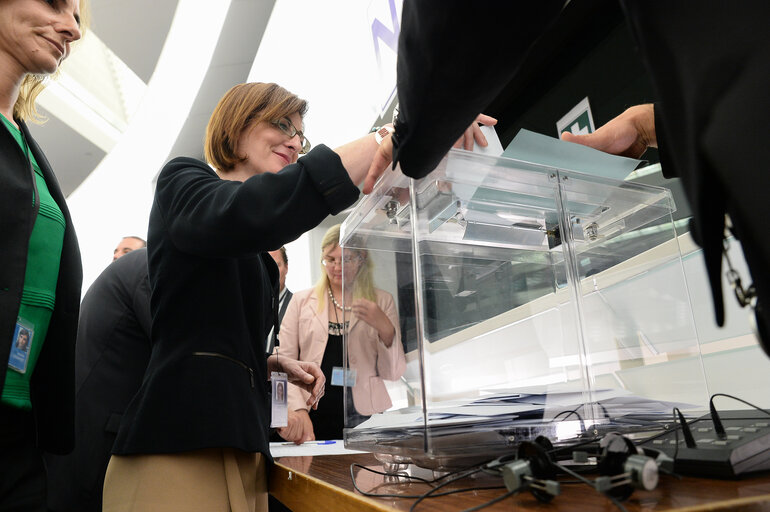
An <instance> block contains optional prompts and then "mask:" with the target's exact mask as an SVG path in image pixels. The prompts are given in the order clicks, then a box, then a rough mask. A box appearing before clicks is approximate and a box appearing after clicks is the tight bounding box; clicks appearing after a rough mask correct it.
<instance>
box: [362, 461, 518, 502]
mask: <svg viewBox="0 0 770 512" xmlns="http://www.w3.org/2000/svg"><path fill="white" fill-rule="evenodd" d="M354 467H358V468H360V469H364V470H366V471H369V472H371V473H375V474H378V475H383V476H395V477H399V478H405V479H407V480H416V481H418V482H420V483H424V484H426V485H432V484H433V483H435V482H437V481H439V480H441V479H443V478H446V477H447V476H449V475H450V473H448V474H446V475H443V476H440V477H439V478H436V479H434V480H426V479H424V478H420V477H417V476H411V475H405V474H400V473H387V472H383V471H377V470H376V469H371V468H368V467H366V466H362V465H361V464H358V463H355V462H354V463H353V464H351V465H350V480H351V482H352V483H353V488H354V489H355V490H356V491H358V492H359V493H361V494H362V495H364V496H368V497H370V498H408V499H414V498H420V497H421V496H423V494H424V493H422V494H392V493H377V492H371V491H364V490H362V489H361V488H360V487H358V484H357V483H356V478H355V475H354V474H353V468H354ZM474 468H475V466H474ZM462 471H467V469H465V470H462ZM453 473H457V471H455V472H453ZM463 478H464V477H463ZM396 483H405V482H383V483H382V484H380V485H393V484H396ZM409 483H411V482H409ZM377 487H379V486H377ZM433 489H435V488H432V490H433ZM488 489H492V490H494V489H505V486H504V485H495V486H486V487H463V488H460V489H452V490H450V491H444V492H440V493H436V494H431V495H430V497H431V498H438V497H440V496H448V495H450V494H458V493H461V492H468V491H482V490H488Z"/></svg>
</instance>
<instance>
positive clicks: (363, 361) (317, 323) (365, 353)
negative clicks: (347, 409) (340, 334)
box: [278, 288, 406, 416]
mask: <svg viewBox="0 0 770 512" xmlns="http://www.w3.org/2000/svg"><path fill="white" fill-rule="evenodd" d="M376 293H377V305H378V306H379V307H380V309H382V310H383V311H384V312H385V314H386V315H387V316H388V318H389V319H390V322H391V323H392V324H393V327H394V328H395V330H396V334H395V335H394V337H393V344H392V345H391V346H390V348H386V347H385V345H384V344H383V343H382V342H381V341H380V339H379V336H378V334H377V331H376V330H375V329H374V327H372V326H370V325H369V324H367V323H366V322H364V321H363V320H361V319H359V318H357V317H356V316H355V315H353V317H352V318H351V319H350V331H349V334H348V361H349V364H350V368H351V369H355V370H356V383H355V385H354V386H353V404H354V405H355V407H356V409H357V411H358V413H359V414H362V415H364V416H369V415H371V414H373V413H376V412H383V411H385V410H387V409H389V408H390V407H391V405H392V403H391V401H390V396H389V395H388V391H387V389H386V388H385V384H384V383H383V380H398V379H399V378H401V376H402V375H403V374H404V370H406V358H405V357H404V348H403V346H402V345H401V330H400V328H399V322H398V315H397V314H396V305H395V303H394V302H393V297H392V296H391V295H390V294H389V293H387V292H385V291H382V290H379V289H378V290H376ZM330 302H331V301H330V300H328V298H327V299H326V300H324V307H323V308H322V309H321V310H320V311H319V310H318V299H317V298H316V296H315V290H314V289H312V288H311V289H309V290H303V291H301V292H298V293H295V294H294V296H293V297H292V298H291V302H289V307H288V309H287V310H286V314H285V315H284V317H283V320H282V321H281V330H280V334H279V335H278V338H279V339H280V346H279V349H278V354H279V356H280V355H286V357H291V358H294V359H299V360H301V361H313V362H316V363H318V364H319V365H320V364H321V360H322V359H323V354H324V350H326V342H327V339H328V336H329V304H330ZM326 385H327V386H330V385H331V382H327V383H326ZM308 397H309V394H308V393H307V392H306V391H304V390H302V389H300V388H299V387H297V386H295V385H293V384H289V396H288V406H289V410H290V411H296V410H298V409H309V407H308V406H307V405H306V401H307V399H308ZM321 404H322V405H323V398H322V399H321Z"/></svg>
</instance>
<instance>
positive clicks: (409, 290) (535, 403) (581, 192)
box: [340, 150, 708, 468]
mask: <svg viewBox="0 0 770 512" xmlns="http://www.w3.org/2000/svg"><path fill="white" fill-rule="evenodd" d="M674 209H675V207H674V204H673V201H672V199H671V195H670V192H669V191H668V190H666V189H663V188H659V187H653V186H647V185H641V184H636V183H629V182H624V181H618V180H612V179H608V178H601V177H594V176H590V175H587V174H582V173H578V172H573V171H569V170H564V169H554V168H550V167H544V166H539V165H537V164H532V163H527V162H521V161H516V160H511V159H507V158H502V157H500V158H496V157H490V156H481V155H477V154H473V153H469V152H465V151H461V150H452V151H450V152H449V154H448V155H447V157H446V158H445V159H444V160H443V161H442V162H441V163H440V164H439V166H438V167H437V168H436V169H435V170H434V171H433V172H432V173H431V174H429V175H428V176H426V177H425V178H423V179H420V180H412V179H409V178H407V177H405V176H404V175H403V174H401V172H400V171H399V170H398V169H397V170H396V171H394V172H388V173H386V174H385V176H384V177H383V178H382V179H381V180H380V182H379V183H378V184H377V186H376V187H375V190H374V191H373V192H372V194H370V195H369V196H367V197H365V198H364V199H363V200H362V201H361V202H360V203H359V204H358V205H357V207H356V208H355V209H354V210H353V211H352V212H351V214H350V215H349V216H348V218H347V219H346V221H345V222H344V224H343V226H342V229H341V235H340V245H341V247H342V249H343V254H345V255H350V256H351V257H350V258H347V259H348V260H349V261H351V262H353V263H351V264H350V265H348V268H347V269H345V265H343V274H345V276H346V277H345V279H344V284H343V286H344V287H346V289H347V290H346V296H352V300H349V301H348V302H353V303H355V301H356V300H358V298H360V297H362V295H361V294H362V293H366V292H365V290H366V289H367V288H368V289H369V290H370V292H369V293H370V297H375V296H376V297H377V299H376V302H378V304H380V306H382V307H380V308H379V309H380V311H382V312H383V315H384V316H386V317H388V319H389V321H390V322H391V324H392V325H393V327H394V330H395V335H394V336H393V338H394V339H393V340H382V339H380V331H379V330H378V329H377V328H376V327H375V325H376V324H378V322H379V321H378V320H372V321H371V324H373V325H370V324H368V323H367V322H365V321H362V320H361V319H359V318H357V317H356V314H355V313H352V320H351V322H350V327H349V328H348V330H347V331H346V333H345V336H344V347H345V353H346V357H345V358H344V359H345V360H344V367H345V368H344V371H345V375H346V379H345V383H344V386H343V387H344V393H345V415H346V420H345V427H346V428H345V443H346V446H347V447H350V448H354V449H359V450H366V451H372V452H375V453H379V454H381V456H382V457H385V458H390V459H392V460H394V461H397V462H398V461H402V462H416V463H418V464H420V465H424V466H427V467H434V468H450V467H458V466H460V465H462V464H464V463H468V462H471V461H475V460H479V459H483V458H489V457H494V456H499V455H501V454H504V453H509V452H511V451H513V450H515V448H516V446H517V445H518V444H519V443H521V442H522V441H525V440H533V439H534V438H536V437H537V436H539V435H544V436H546V437H548V438H549V439H550V440H551V441H552V442H553V443H554V444H557V445H558V444H560V443H569V442H574V441H576V440H577V439H584V438H586V437H590V436H596V435H600V434H603V433H606V432H609V431H619V432H623V433H627V434H629V435H643V433H648V432H652V431H656V430H659V429H661V428H664V426H665V425H666V424H668V423H671V418H672V409H673V407H678V408H679V409H681V410H682V411H685V412H689V413H691V414H698V413H700V412H702V411H703V410H705V404H706V403H707V398H708V395H707V394H708V391H707V389H706V383H705V382H706V381H705V376H704V373H703V365H702V362H701V358H700V352H699V345H698V338H697V332H696V329H695V326H694V321H693V315H692V311H691V306H690V302H689V296H688V293H687V283H686V279H685V275H684V272H683V268H682V262H681V256H680V250H679V244H678V238H677V235H676V231H675V229H674V224H673V218H672V212H673V211H674ZM351 289H352V290H351ZM372 290H373V291H374V292H375V295H372V294H371V293H372ZM351 291H352V292H353V293H352V294H351V293H350V292H351ZM391 304H392V307H391V306H389V305H391ZM347 306H348V307H349V306H350V304H347ZM389 307H390V309H392V311H390V310H388V308H389ZM388 315H390V316H388ZM375 317H376V318H380V320H381V317H380V316H377V315H375ZM379 325H380V326H381V325H382V324H381V323H380V324H379ZM388 342H391V344H390V345H388ZM400 349H403V350H400Z"/></svg>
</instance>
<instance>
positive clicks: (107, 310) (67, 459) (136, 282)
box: [47, 249, 151, 512]
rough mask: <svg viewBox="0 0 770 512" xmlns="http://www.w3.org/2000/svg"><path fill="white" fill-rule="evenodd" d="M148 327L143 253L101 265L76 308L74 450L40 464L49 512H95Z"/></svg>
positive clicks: (143, 364)
mask: <svg viewBox="0 0 770 512" xmlns="http://www.w3.org/2000/svg"><path fill="white" fill-rule="evenodd" d="M150 325H151V321H150V282H149V275H148V271H147V250H146V249H138V250H136V251H132V252H130V253H128V254H126V255H125V256H123V257H121V258H120V259H118V260H117V261H115V262H113V263H111V264H110V265H108V266H107V268H106V269H104V271H103V272H102V273H101V274H100V275H99V277H98V278H97V279H96V281H94V283H93V284H92V285H91V287H90V288H89V289H88V292H86V295H85V297H84V298H83V302H82V304H81V307H80V325H79V326H78V338H77V349H76V353H75V378H76V395H75V449H74V451H73V452H72V453H71V454H69V455H66V456H49V457H48V458H47V465H48V508H49V509H50V510H51V511H55V512H64V511H72V512H76V511H77V512H89V511H92V512H99V511H101V509H102V487H103V485H104V473H105V471H106V470H107V463H108V462H109V460H110V454H111V453H112V444H113V443H114V442H115V436H116V435H117V432H118V427H119V426H120V420H121V417H122V415H123V411H125V410H126V407H127V406H128V403H129V402H130V401H131V399H132V398H133V397H134V394H135V393H136V391H137V390H138V389H139V386H140V385H141V384H142V378H143V377H144V371H145V369H146V368H147V363H148V362H149V360H150V349H151V346H150Z"/></svg>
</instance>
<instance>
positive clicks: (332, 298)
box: [328, 288, 353, 311]
mask: <svg viewBox="0 0 770 512" xmlns="http://www.w3.org/2000/svg"><path fill="white" fill-rule="evenodd" d="M328 291H329V298H330V299H331V300H332V302H333V303H334V305H335V306H337V309H339V310H340V311H353V308H352V307H351V308H343V307H342V306H340V305H339V304H337V299H335V298H334V294H333V293H332V289H331V288H328Z"/></svg>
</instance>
